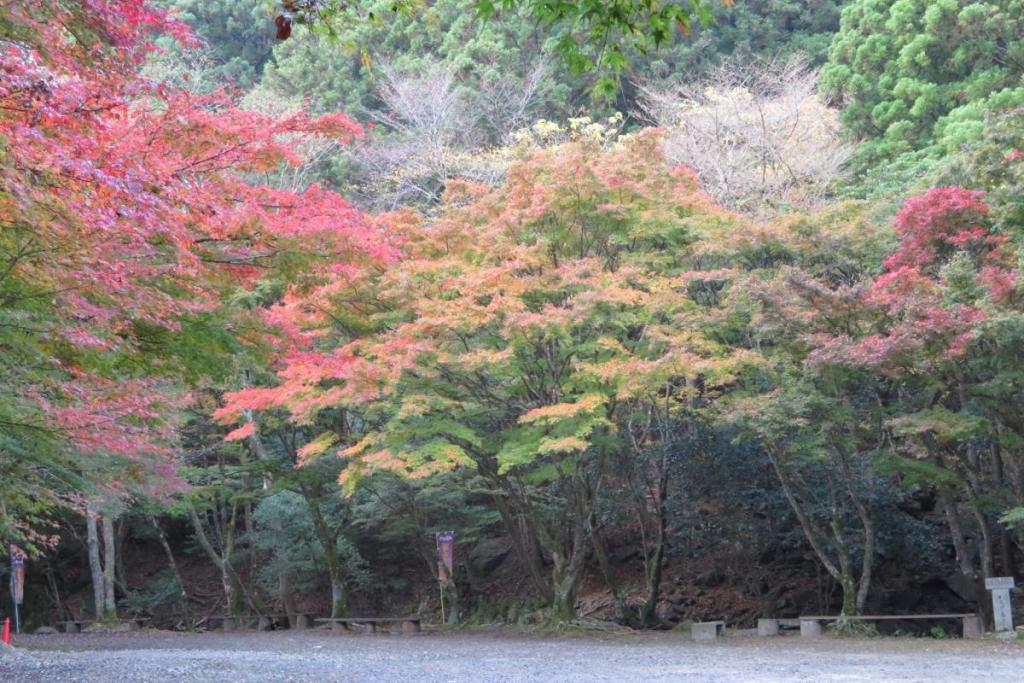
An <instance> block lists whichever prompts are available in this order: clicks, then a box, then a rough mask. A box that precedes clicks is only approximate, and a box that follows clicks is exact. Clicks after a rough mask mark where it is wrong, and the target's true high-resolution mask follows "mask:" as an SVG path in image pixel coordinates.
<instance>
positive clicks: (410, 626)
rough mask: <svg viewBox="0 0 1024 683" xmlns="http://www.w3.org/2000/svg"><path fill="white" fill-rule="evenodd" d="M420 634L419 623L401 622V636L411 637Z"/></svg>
mask: <svg viewBox="0 0 1024 683" xmlns="http://www.w3.org/2000/svg"><path fill="white" fill-rule="evenodd" d="M419 632H420V622H418V621H403V622H402V634H403V635H413V634H415V633H419Z"/></svg>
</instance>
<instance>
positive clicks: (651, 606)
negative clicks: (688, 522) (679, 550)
mask: <svg viewBox="0 0 1024 683" xmlns="http://www.w3.org/2000/svg"><path fill="white" fill-rule="evenodd" d="M667 499H668V458H667V457H666V456H665V455H663V456H662V458H661V472H660V474H659V477H658V488H657V491H656V496H655V501H654V504H655V506H656V508H657V510H658V526H657V534H656V535H655V537H654V552H653V553H651V557H650V559H649V561H648V565H647V567H646V569H647V572H646V574H647V599H646V600H645V601H644V604H643V605H641V607H640V623H641V624H642V625H643V626H646V627H648V628H652V627H654V626H657V622H658V614H657V608H658V599H659V598H660V597H661V574H662V571H663V570H664V566H665V542H666V534H665V528H666V526H667V524H668V510H667V509H666V508H665V501H666V500H667Z"/></svg>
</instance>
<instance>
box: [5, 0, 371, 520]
mask: <svg viewBox="0 0 1024 683" xmlns="http://www.w3.org/2000/svg"><path fill="white" fill-rule="evenodd" d="M0 16H2V18H3V23H2V29H3V32H4V33H3V38H4V40H5V42H6V45H7V49H5V50H4V57H3V58H2V59H3V64H2V67H3V69H4V73H6V74H7V76H8V77H7V78H5V80H4V85H3V87H2V89H0V98H2V102H3V115H2V116H0V126H2V127H0V140H2V143H0V144H2V145H3V149H4V154H3V161H2V162H0V163H2V171H3V194H2V199H0V221H2V225H3V231H2V233H0V234H2V237H0V249H2V252H0V258H2V268H0V278H2V279H0V287H2V288H3V290H2V291H3V294H4V295H3V298H2V313H0V314H2V315H3V317H4V320H6V321H8V322H9V323H11V324H9V325H7V324H5V325H4V326H3V331H2V332H0V334H2V335H3V336H4V339H3V343H4V346H5V348H6V349H9V353H5V354H4V357H5V363H4V365H3V367H4V370H3V372H4V383H3V384H4V392H6V393H7V395H8V396H9V397H10V400H9V401H8V400H5V401H4V402H3V403H4V408H3V410H4V411H5V422H4V424H3V426H2V427H0V430H2V432H3V439H4V441H5V443H7V444H10V445H11V448H10V449H8V448H6V447H5V449H4V451H3V454H2V455H0V460H2V461H3V467H4V468H5V469H10V471H11V472H12V473H13V472H16V473H17V474H18V477H19V478H18V479H17V480H9V479H7V478H6V477H5V479H4V482H5V486H4V488H5V495H9V496H10V498H9V499H7V500H8V503H10V504H8V505H5V506H4V508H3V513H2V517H3V521H2V524H3V529H4V535H5V538H24V537H25V536H26V535H28V536H29V537H30V538H31V530H30V529H29V528H27V526H26V520H28V521H31V520H32V519H33V517H34V516H37V515H38V512H39V510H38V506H39V504H40V503H42V502H44V501H47V500H48V501H50V502H51V503H69V502H72V500H73V498H71V496H70V494H72V493H73V492H74V491H76V490H80V489H81V488H82V486H83V485H87V484H88V482H89V481H90V480H96V481H106V480H110V479H111V478H113V480H115V481H116V474H115V473H116V471H117V470H118V468H119V467H122V465H121V464H117V463H118V462H120V461H125V460H126V461H128V462H129V463H134V465H132V466H135V467H142V466H143V465H144V464H145V463H147V462H153V461H154V458H155V459H157V460H159V459H160V458H166V457H167V455H169V453H170V450H169V448H170V446H171V445H172V443H173V440H174V434H173V431H172V430H171V429H170V427H171V426H173V423H174V416H175V411H176V407H175V406H177V405H178V404H179V402H180V396H181V395H182V390H183V389H184V382H183V380H186V379H187V378H188V377H189V375H190V373H192V376H193V377H194V376H195V374H196V373H202V372H203V371H204V368H205V367H208V366H205V365H204V363H205V362H208V361H209V358H208V357H203V354H202V353H201V352H200V351H199V350H198V349H197V347H196V345H195V344H196V343H199V340H200V339H201V337H200V336H188V335H184V336H183V335H182V333H183V332H188V333H197V332H199V331H200V330H203V329H204V328H205V329H207V330H208V329H210V327H211V321H212V320H213V317H214V315H213V314H214V311H215V310H216V309H217V307H218V304H219V297H220V295H221V294H222V293H223V292H224V291H226V289H228V288H231V287H235V286H238V285H241V284H243V283H245V282H247V281H251V279H252V277H253V276H254V275H256V274H258V273H259V272H260V270H261V268H260V267H261V265H266V264H268V263H270V262H273V261H275V259H276V260H277V262H278V263H282V264H284V263H286V260H284V259H282V258H281V257H282V256H283V255H286V254H287V253H288V251H289V249H290V245H294V244H296V242H297V241H300V240H301V241H302V242H304V243H307V244H310V245H311V246H313V248H314V249H316V250H317V251H319V252H320V253H321V254H324V255H328V254H330V255H333V256H338V257H341V254H342V253H348V254H351V255H353V256H357V255H366V254H370V253H373V254H375V255H376V256H380V257H383V256H384V255H385V254H386V253H387V252H388V247H387V246H386V244H385V243H384V241H383V240H380V239H378V237H377V236H375V235H374V234H373V230H372V229H370V228H368V227H367V225H366V223H365V222H364V221H363V220H362V217H361V215H360V214H359V213H358V212H357V211H355V210H354V209H353V208H352V207H351V206H350V205H349V204H348V203H347V202H345V201H344V200H342V199H341V198H340V197H338V196H337V195H336V194H333V193H331V192H327V191H325V190H323V189H321V188H319V187H316V186H310V187H303V188H297V189H288V190H279V189H276V188H273V187H269V186H266V185H259V184H255V183H252V182H250V180H251V179H252V178H254V177H256V174H259V173H265V172H267V171H272V170H274V169H277V168H279V167H280V166H282V165H287V164H295V163H299V162H300V160H301V155H300V154H299V153H297V152H296V151H295V150H296V141H297V140H298V139H301V138H304V137H330V138H333V139H337V140H342V141H346V140H351V139H352V137H353V136H354V135H356V134H358V132H359V129H358V127H357V126H356V125H355V124H353V123H352V122H351V121H350V120H349V119H347V118H345V117H342V116H333V117H326V118H321V119H312V118H310V117H308V116H305V115H304V114H302V113H296V114H293V115H290V116H287V117H277V118H274V117H270V116H264V115H260V114H255V113H252V112H245V111H242V110H239V109H237V108H236V107H234V106H233V105H232V104H231V103H230V102H229V101H228V100H227V99H225V98H224V97H221V96H218V95H209V96H206V95H194V94H191V93H187V92H182V91H178V90H175V89H174V88H171V87H163V86H160V85H158V84H155V83H152V82H150V81H147V80H145V79H142V78H139V77H138V76H137V71H138V68H139V66H140V65H141V63H142V60H143V59H144V57H145V55H146V54H147V52H148V51H149V49H150V43H149V42H148V38H149V36H151V35H152V34H153V33H154V32H164V33H168V34H170V35H172V36H174V37H176V38H177V39H178V40H180V41H182V42H185V43H189V42H191V41H192V38H191V35H190V33H189V32H188V31H187V29H186V28H185V27H184V25H183V24H181V23H180V22H178V21H177V20H174V19H171V18H170V17H168V15H166V14H165V13H164V12H162V11H160V10H156V9H154V8H152V7H150V6H148V5H147V4H145V3H143V2H135V1H125V2H99V3H89V4H88V5H84V4H80V3H76V2H58V1H54V2H44V3H40V4H36V5H34V6H33V7H31V8H29V7H9V8H5V9H4V10H3V14H2V15H0ZM360 257H361V256H360ZM342 258H344V257H342ZM207 353H208V352H207ZM8 361H9V362H8ZM43 444H45V447H44V448H42V449H39V448H38V447H39V446H40V445H43ZM93 458H96V459H97V460H92V459H93ZM87 460H89V461H90V462H96V463H98V465H96V466H95V468H94V467H93V466H92V465H90V466H88V467H86V466H85V464H86V461H87ZM107 460H109V462H110V465H111V467H109V468H108V467H107V465H105V464H104V463H105V462H107ZM8 463H9V464H8ZM16 481H20V482H21V484H20V485H16V486H14V487H13V488H11V489H10V493H9V494H7V493H6V489H7V482H16ZM30 491H34V495H35V497H36V498H37V500H36V501H33V502H29V500H28V499H27V498H26V497H25V494H26V493H28V492H30ZM23 515H24V516H23Z"/></svg>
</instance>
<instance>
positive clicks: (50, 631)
mask: <svg viewBox="0 0 1024 683" xmlns="http://www.w3.org/2000/svg"><path fill="white" fill-rule="evenodd" d="M33 633H34V634H35V635H37V636H52V635H56V634H57V629H55V628H54V627H52V626H40V627H39V628H37V629H36V630H35V631H33Z"/></svg>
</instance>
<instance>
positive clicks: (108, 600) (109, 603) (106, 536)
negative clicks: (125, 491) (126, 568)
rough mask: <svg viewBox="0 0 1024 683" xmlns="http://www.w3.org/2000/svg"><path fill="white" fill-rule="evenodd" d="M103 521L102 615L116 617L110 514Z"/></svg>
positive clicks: (113, 555) (114, 553) (114, 547)
mask: <svg viewBox="0 0 1024 683" xmlns="http://www.w3.org/2000/svg"><path fill="white" fill-rule="evenodd" d="M102 520H103V521H102V523H103V587H104V603H105V606H104V613H105V614H104V616H106V617H110V618H112V619H116V618H117V601H116V595H115V591H114V587H115V580H116V577H115V567H116V566H117V555H116V550H115V549H116V547H117V543H116V539H115V538H114V519H113V517H112V516H111V515H109V514H105V515H103V518H102Z"/></svg>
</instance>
